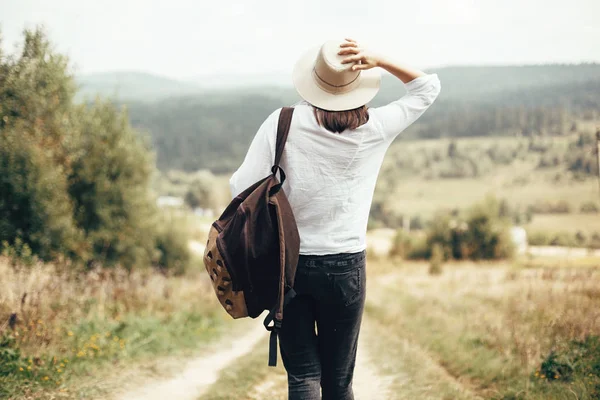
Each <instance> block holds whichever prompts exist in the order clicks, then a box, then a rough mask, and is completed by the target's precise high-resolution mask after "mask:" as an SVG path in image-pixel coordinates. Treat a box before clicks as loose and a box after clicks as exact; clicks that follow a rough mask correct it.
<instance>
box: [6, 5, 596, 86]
mask: <svg viewBox="0 0 600 400" xmlns="http://www.w3.org/2000/svg"><path fill="white" fill-rule="evenodd" d="M599 16H600V0H560V1H559V0H479V1H477V0H418V1H402V0H362V1H357V0H346V1H339V0H303V1H283V0H279V1H274V0H244V1H240V0H233V1H205V0H168V1H162V0H161V1H153V0H0V29H1V30H2V34H3V37H4V47H6V48H9V49H12V48H14V43H15V42H16V41H19V40H21V35H20V34H21V31H22V30H23V28H25V27H34V26H35V25H36V24H44V25H45V27H46V28H47V31H48V32H49V34H50V37H51V39H52V40H53V42H54V43H55V44H56V47H57V49H58V50H60V51H62V52H66V53H67V54H68V55H69V56H70V57H71V60H72V61H73V63H74V65H75V67H76V71H77V72H79V73H90V72H99V71H114V70H140V71H147V72H152V73H157V74H162V75H167V76H170V77H174V78H187V77H194V76H199V75H203V74H213V73H219V74H221V73H235V74H246V73H248V74H256V73H269V72H278V73H281V72H283V73H288V72H289V71H290V70H291V68H292V65H293V63H294V61H295V60H296V58H297V57H298V55H299V54H300V53H301V52H302V51H303V50H305V49H307V48H310V47H312V46H313V45H316V44H318V43H320V42H322V41H323V40H326V39H328V38H336V37H340V38H341V37H344V36H348V35H349V36H352V37H354V38H356V39H359V40H362V41H363V42H365V43H368V44H371V45H372V46H373V47H375V48H377V49H380V50H383V51H385V52H388V53H390V54H393V55H395V56H396V58H398V59H399V60H402V61H405V62H407V63H410V64H412V65H415V66H418V67H434V66H443V65H456V64H463V65H464V64H516V63H547V62H580V61H600V18H599Z"/></svg>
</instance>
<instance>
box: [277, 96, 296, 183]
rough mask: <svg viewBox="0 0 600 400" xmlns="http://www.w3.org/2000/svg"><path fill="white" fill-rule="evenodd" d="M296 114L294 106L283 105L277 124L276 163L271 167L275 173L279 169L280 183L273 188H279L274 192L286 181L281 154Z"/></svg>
mask: <svg viewBox="0 0 600 400" xmlns="http://www.w3.org/2000/svg"><path fill="white" fill-rule="evenodd" d="M293 114H294V109H293V108H292V107H283V108H282V109H281V113H280V114H279V123H278V124H277V142H276V144H275V164H274V165H273V168H271V172H272V173H273V174H276V173H277V170H279V176H280V180H279V184H277V186H274V187H273V188H277V189H276V190H274V191H273V190H272V192H273V193H272V194H275V193H277V191H278V190H279V188H280V187H281V184H283V182H284V181H285V173H284V172H283V170H282V169H281V167H280V166H279V163H280V162H281V155H282V154H283V148H284V147H285V142H286V141H287V137H288V133H290V125H292V115H293Z"/></svg>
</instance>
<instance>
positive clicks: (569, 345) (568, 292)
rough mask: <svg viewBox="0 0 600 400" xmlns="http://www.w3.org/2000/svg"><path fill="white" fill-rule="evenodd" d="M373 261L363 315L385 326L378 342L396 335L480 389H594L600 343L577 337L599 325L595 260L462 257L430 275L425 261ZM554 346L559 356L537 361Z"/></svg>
mask: <svg viewBox="0 0 600 400" xmlns="http://www.w3.org/2000/svg"><path fill="white" fill-rule="evenodd" d="M598 264H600V262H599V263H598ZM598 264H597V265H598ZM380 269H383V270H384V271H386V272H385V273H382V274H379V276H374V277H373V278H372V279H374V280H377V284H375V285H374V286H375V287H376V288H377V294H375V295H373V294H372V296H371V301H370V302H369V304H368V308H367V315H368V316H369V317H370V318H373V319H375V320H376V321H378V322H379V323H380V324H382V325H383V326H385V327H386V331H387V332H388V333H389V335H387V336H386V337H384V339H383V341H384V344H383V345H382V346H383V350H382V352H383V351H385V348H393V347H392V346H394V344H393V343H394V342H395V341H397V339H398V338H401V339H402V340H405V341H406V346H407V347H408V348H418V349H420V350H421V351H424V352H425V353H427V354H428V355H429V356H430V357H431V358H432V359H434V360H436V361H437V364H438V365H439V366H441V367H443V368H444V370H445V371H446V372H447V373H448V375H450V376H451V377H454V378H455V379H456V380H457V381H459V382H460V383H461V385H462V386H463V387H467V388H470V389H471V391H472V393H475V394H477V395H478V396H480V397H481V398H486V399H536V400H537V399H540V400H541V399H568V398H573V399H575V398H577V399H580V400H582V399H597V398H599V397H600V370H599V369H598V365H600V346H598V345H597V344H594V343H593V342H590V341H589V342H587V343H586V344H577V343H575V341H583V340H584V339H585V338H586V337H587V338H589V337H593V336H594V335H596V337H597V335H599V334H600V292H599V288H600V270H599V269H598V266H597V267H595V268H591V269H590V268H584V269H580V268H562V269H561V268H552V269H548V268H535V269H527V268H516V267H514V266H512V265H509V264H459V265H447V266H446V267H445V270H444V273H443V274H442V275H441V276H437V277H435V276H433V277H432V276H430V275H429V274H428V273H427V266H426V265H423V264H404V265H402V266H390V265H387V266H384V267H380ZM371 287H373V286H371ZM385 344H387V346H386V345H385ZM552 350H556V351H557V354H558V357H559V358H558V361H557V360H554V361H551V362H549V363H548V365H546V366H545V367H544V368H542V367H543V365H542V362H543V361H544V360H546V361H548V359H549V354H550V353H551V351H552ZM586 351H588V353H585V352H586ZM582 354H585V356H584V355H582ZM578 355H579V356H580V357H579V359H577V356H578ZM561 357H562V358H561ZM586 357H588V358H586ZM576 359H577V361H574V360H576ZM553 363H554V364H553ZM567 364H569V365H571V366H573V370H569V368H570V367H565V365H567ZM561 368H562V369H561ZM561 373H562V374H561ZM402 398H404V397H402ZM432 398H434V397H432ZM435 398H448V399H450V398H457V397H454V395H452V394H451V393H450V392H448V393H447V395H444V393H437V394H436V397H435Z"/></svg>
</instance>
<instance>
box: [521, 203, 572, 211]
mask: <svg viewBox="0 0 600 400" xmlns="http://www.w3.org/2000/svg"><path fill="white" fill-rule="evenodd" d="M530 210H531V212H533V213H534V214H568V213H570V212H571V205H570V204H569V203H568V202H567V201H565V200H559V201H557V202H555V203H553V202H550V201H538V202H536V203H535V204H533V205H532V206H531V208H530Z"/></svg>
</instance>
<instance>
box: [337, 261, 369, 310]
mask: <svg viewBox="0 0 600 400" xmlns="http://www.w3.org/2000/svg"><path fill="white" fill-rule="evenodd" d="M361 275H362V270H361V268H356V269H353V270H351V271H347V272H339V273H337V272H335V273H330V276H331V277H332V280H333V288H334V295H335V297H336V302H340V303H343V304H344V306H346V307H347V306H350V305H352V304H354V303H355V302H356V301H357V300H358V299H360V297H361V293H362V279H361V278H362V276H361Z"/></svg>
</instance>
